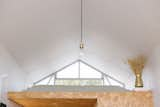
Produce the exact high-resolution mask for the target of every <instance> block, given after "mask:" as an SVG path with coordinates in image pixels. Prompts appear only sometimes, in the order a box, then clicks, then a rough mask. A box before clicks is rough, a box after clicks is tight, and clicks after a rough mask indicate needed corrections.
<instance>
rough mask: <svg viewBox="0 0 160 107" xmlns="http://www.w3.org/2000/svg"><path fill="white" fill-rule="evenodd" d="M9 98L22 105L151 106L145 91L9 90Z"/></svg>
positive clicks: (26, 106) (51, 106)
mask: <svg viewBox="0 0 160 107" xmlns="http://www.w3.org/2000/svg"><path fill="white" fill-rule="evenodd" d="M8 97H9V99H10V100H12V101H14V102H15V103H17V104H19V105H23V106H24V107H94V106H95V105H96V106H97V107H153V98H152V93H151V92H150V91H145V92H18V93H16V92H10V93H8Z"/></svg>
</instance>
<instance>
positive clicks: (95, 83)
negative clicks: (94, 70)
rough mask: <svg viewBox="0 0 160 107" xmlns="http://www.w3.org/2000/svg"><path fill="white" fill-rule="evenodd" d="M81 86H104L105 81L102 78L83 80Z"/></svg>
mask: <svg viewBox="0 0 160 107" xmlns="http://www.w3.org/2000/svg"><path fill="white" fill-rule="evenodd" d="M80 85H81V86H102V85H103V81H102V80H96V79H95V80H81V82H80Z"/></svg>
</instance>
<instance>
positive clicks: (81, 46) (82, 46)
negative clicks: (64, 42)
mask: <svg viewBox="0 0 160 107" xmlns="http://www.w3.org/2000/svg"><path fill="white" fill-rule="evenodd" d="M83 48H84V43H83V0H81V38H80V49H83Z"/></svg>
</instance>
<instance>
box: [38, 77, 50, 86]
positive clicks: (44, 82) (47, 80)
mask: <svg viewBox="0 0 160 107" xmlns="http://www.w3.org/2000/svg"><path fill="white" fill-rule="evenodd" d="M49 79H50V77H48V78H46V79H44V80H42V81H40V82H39V83H37V84H36V85H48V82H49Z"/></svg>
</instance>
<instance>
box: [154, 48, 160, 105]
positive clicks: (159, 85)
mask: <svg viewBox="0 0 160 107" xmlns="http://www.w3.org/2000/svg"><path fill="white" fill-rule="evenodd" d="M159 53H160V45H159V46H157V47H156V48H155V49H154V52H153V54H152V58H153V63H152V67H153V71H152V73H153V75H154V84H153V85H154V87H153V92H154V102H155V107H159V106H160V102H159V99H160V81H159V78H160V66H159V65H160V56H159Z"/></svg>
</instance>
